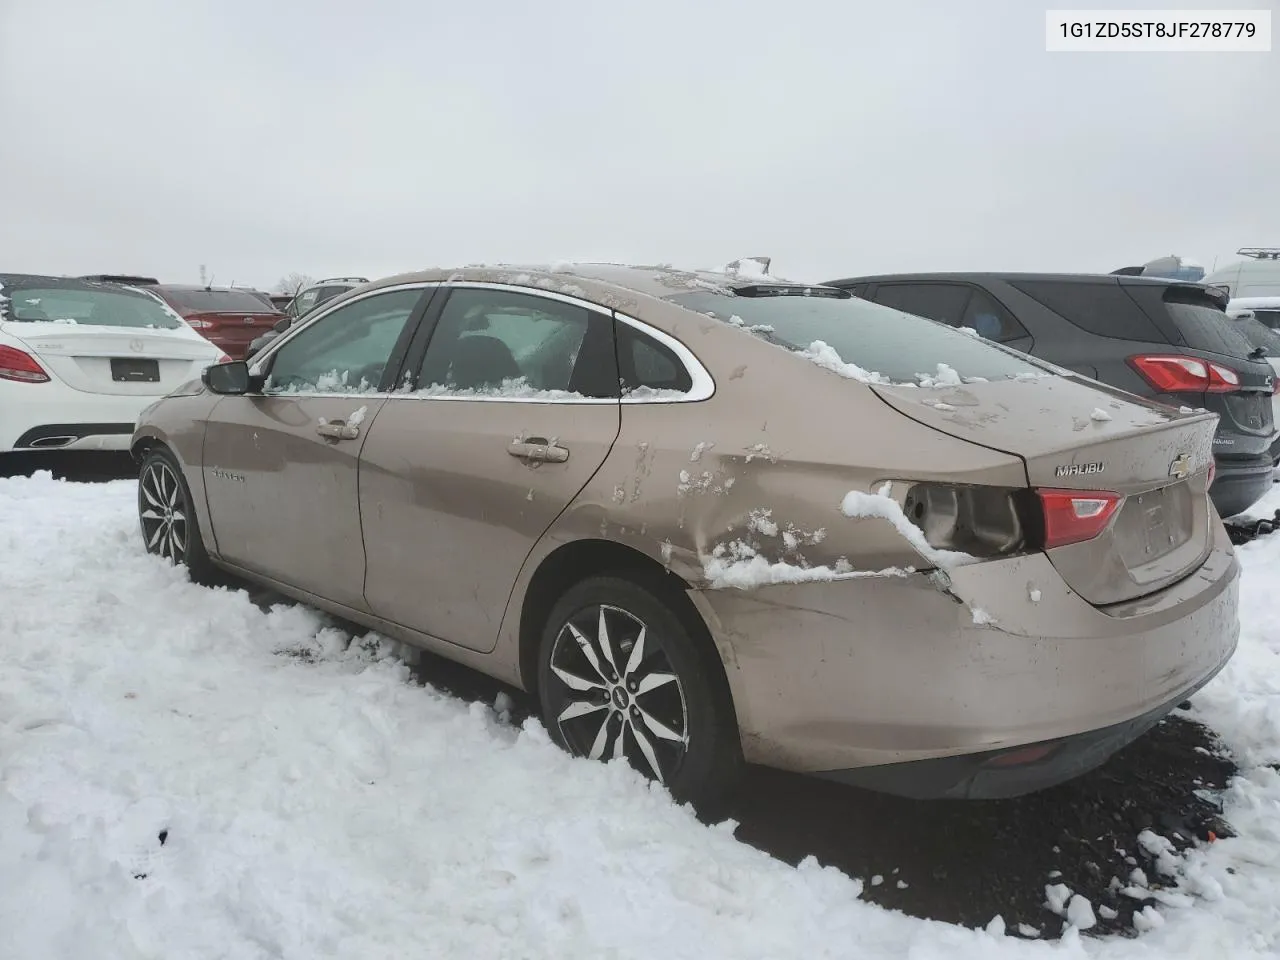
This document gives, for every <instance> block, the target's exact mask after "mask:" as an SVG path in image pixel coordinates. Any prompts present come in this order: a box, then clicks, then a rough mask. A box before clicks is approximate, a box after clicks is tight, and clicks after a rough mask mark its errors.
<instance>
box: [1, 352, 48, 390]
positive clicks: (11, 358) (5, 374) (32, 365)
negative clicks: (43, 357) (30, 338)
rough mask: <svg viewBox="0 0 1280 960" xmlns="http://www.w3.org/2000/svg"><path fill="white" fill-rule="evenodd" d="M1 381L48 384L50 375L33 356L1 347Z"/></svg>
mask: <svg viewBox="0 0 1280 960" xmlns="http://www.w3.org/2000/svg"><path fill="white" fill-rule="evenodd" d="M0 380H15V381H17V382H18V383H48V382H49V375H48V374H47V373H45V372H44V367H42V366H40V364H39V363H38V362H37V361H36V358H35V357H33V356H31V354H29V353H26V352H24V351H22V350H18V349H16V348H14V347H5V346H0Z"/></svg>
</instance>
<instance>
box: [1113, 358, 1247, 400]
mask: <svg viewBox="0 0 1280 960" xmlns="http://www.w3.org/2000/svg"><path fill="white" fill-rule="evenodd" d="M1129 365H1130V366H1131V367H1133V369H1135V370H1137V371H1138V373H1140V374H1141V375H1142V378H1143V379H1144V380H1146V381H1147V383H1149V384H1151V386H1153V387H1155V388H1156V389H1157V390H1159V391H1160V392H1161V393H1231V392H1232V391H1234V390H1238V389H1240V374H1238V373H1236V372H1235V371H1234V370H1232V369H1231V368H1230V367H1224V366H1222V365H1221V364H1217V363H1210V362H1209V361H1208V360H1199V359H1197V358H1196V357H1178V356H1165V355H1139V356H1136V357H1130V358H1129Z"/></svg>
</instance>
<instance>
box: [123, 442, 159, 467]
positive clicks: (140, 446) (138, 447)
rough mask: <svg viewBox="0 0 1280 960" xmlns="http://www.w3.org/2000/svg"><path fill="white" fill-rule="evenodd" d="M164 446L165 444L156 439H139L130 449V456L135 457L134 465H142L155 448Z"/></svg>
mask: <svg viewBox="0 0 1280 960" xmlns="http://www.w3.org/2000/svg"><path fill="white" fill-rule="evenodd" d="M163 446H164V443H162V442H161V441H160V440H158V439H156V438H155V437H139V438H138V439H137V440H135V441H134V442H133V445H132V446H131V447H129V456H131V457H133V462H134V463H138V464H140V463H142V460H143V458H144V457H146V455H147V454H148V453H150V452H151V449H152V448H153V447H163Z"/></svg>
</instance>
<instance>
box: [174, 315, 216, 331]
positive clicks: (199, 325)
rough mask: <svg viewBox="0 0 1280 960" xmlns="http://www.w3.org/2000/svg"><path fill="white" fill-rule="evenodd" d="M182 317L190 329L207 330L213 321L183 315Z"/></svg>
mask: <svg viewBox="0 0 1280 960" xmlns="http://www.w3.org/2000/svg"><path fill="white" fill-rule="evenodd" d="M182 319H183V320H185V321H186V322H187V326H188V327H190V328H191V329H192V330H208V329H209V328H210V327H212V326H213V322H212V321H210V320H200V319H197V318H196V317H183V318H182Z"/></svg>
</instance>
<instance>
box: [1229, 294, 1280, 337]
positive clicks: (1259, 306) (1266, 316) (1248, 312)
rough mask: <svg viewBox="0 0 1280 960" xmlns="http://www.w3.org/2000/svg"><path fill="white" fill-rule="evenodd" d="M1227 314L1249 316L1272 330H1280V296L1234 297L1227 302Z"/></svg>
mask: <svg viewBox="0 0 1280 960" xmlns="http://www.w3.org/2000/svg"><path fill="white" fill-rule="evenodd" d="M1227 315H1228V316H1232V317H1242V316H1249V317H1252V318H1253V319H1254V320H1257V321H1258V322H1259V323H1261V324H1262V325H1263V326H1266V327H1270V328H1271V329H1272V330H1280V296H1275V297H1233V298H1232V299H1231V302H1230V303H1228V304H1227Z"/></svg>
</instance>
